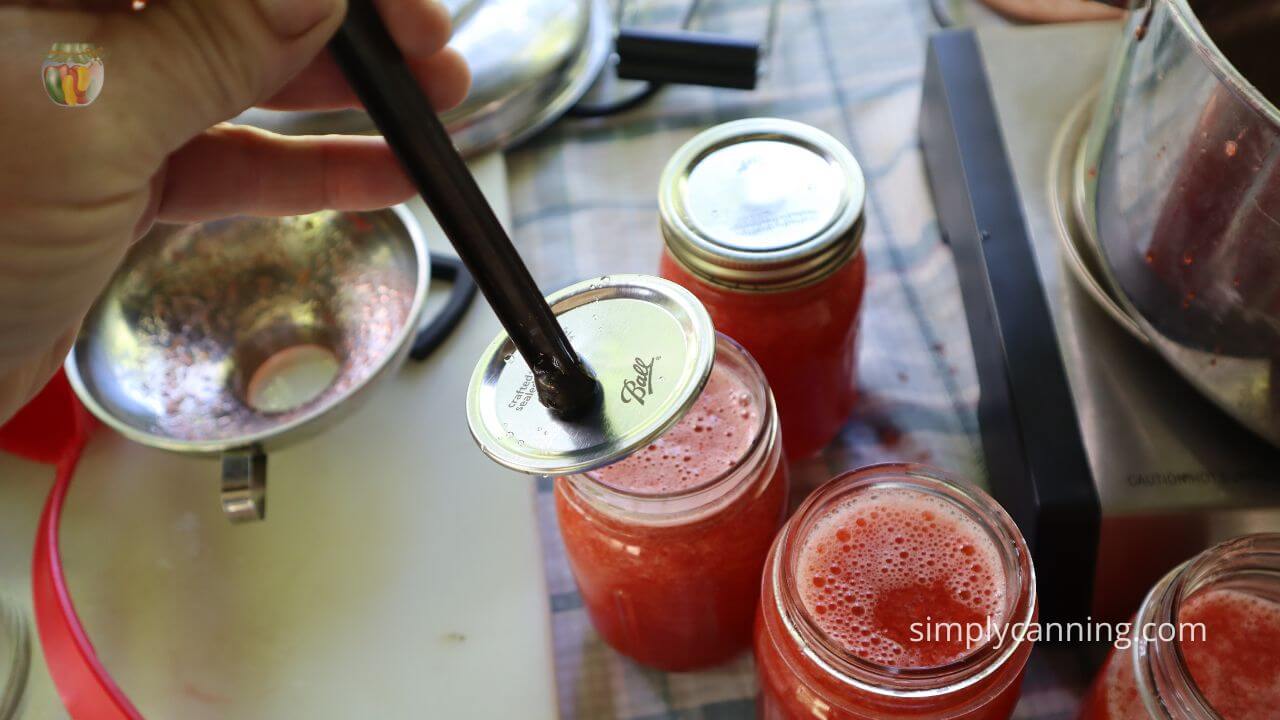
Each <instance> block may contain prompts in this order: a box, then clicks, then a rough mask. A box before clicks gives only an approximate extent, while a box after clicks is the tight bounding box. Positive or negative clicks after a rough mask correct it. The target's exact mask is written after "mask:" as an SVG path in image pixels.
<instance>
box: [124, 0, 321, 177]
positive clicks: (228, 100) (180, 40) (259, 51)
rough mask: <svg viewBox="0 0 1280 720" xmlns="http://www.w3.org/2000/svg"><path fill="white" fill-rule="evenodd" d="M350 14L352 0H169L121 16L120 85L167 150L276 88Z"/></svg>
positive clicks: (126, 99) (134, 110) (160, 146)
mask: <svg viewBox="0 0 1280 720" xmlns="http://www.w3.org/2000/svg"><path fill="white" fill-rule="evenodd" d="M345 13H346V1H345V0H169V1H167V2H155V3H153V4H151V5H150V6H149V7H148V8H147V9H146V10H144V11H143V12H140V13H136V14H131V15H114V16H113V20H114V21H115V25H116V27H115V28H113V30H115V31H116V32H112V33H111V35H112V36H113V41H114V42H113V43H112V44H113V45H114V47H108V48H107V51H108V52H109V53H110V55H109V57H110V64H111V66H112V67H111V70H112V80H113V81H116V87H114V88H113V90H115V91H116V93H118V95H120V96H126V97H119V99H120V100H122V101H123V104H124V106H125V107H128V108H129V109H130V114H131V115H134V116H135V117H137V118H138V120H139V121H140V122H141V123H142V125H143V127H144V128H145V129H146V131H147V132H148V134H149V135H150V137H151V138H152V140H153V141H154V142H156V143H157V145H158V147H157V150H159V151H160V152H162V153H163V154H164V155H167V154H168V153H170V152H172V151H174V150H176V149H177V148H179V147H181V146H182V145H183V144H184V143H186V142H187V141H188V140H190V139H191V138H192V137H193V136H195V135H196V134H198V133H200V132H202V131H204V130H205V129H207V128H208V127H210V126H211V125H215V124H217V123H219V122H222V121H224V120H227V119H229V118H232V117H234V116H235V115H238V114H239V113H240V112H242V111H244V110H245V109H246V108H249V107H251V106H253V105H255V104H257V103H260V102H262V101H264V100H266V99H267V98H269V97H271V96H272V95H273V94H275V92H276V91H277V90H279V89H280V88H281V87H282V86H283V85H284V84H285V83H286V82H288V80H289V79H290V78H292V77H293V76H294V75H296V74H297V73H298V72H299V71H300V70H302V68H304V67H305V66H306V65H307V64H308V63H309V62H310V61H311V60H312V59H313V58H314V57H315V56H316V55H317V54H318V53H320V52H321V51H322V50H323V49H324V45H325V43H326V42H327V41H328V40H329V38H330V37H332V35H333V34H334V32H335V31H336V30H337V28H338V25H339V24H340V23H341V22H342V19H343V17H344V15H345ZM121 85H125V86H126V87H124V88H121V87H120V86H121Z"/></svg>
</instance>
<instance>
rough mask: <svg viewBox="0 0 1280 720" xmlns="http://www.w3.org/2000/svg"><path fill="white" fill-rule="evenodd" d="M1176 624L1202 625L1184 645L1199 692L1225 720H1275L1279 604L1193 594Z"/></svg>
mask: <svg viewBox="0 0 1280 720" xmlns="http://www.w3.org/2000/svg"><path fill="white" fill-rule="evenodd" d="M1178 621H1179V622H1181V623H1203V624H1204V631H1203V637H1201V636H1200V635H1196V636H1191V635H1186V636H1184V638H1183V639H1182V641H1181V646H1182V652H1183V657H1184V658H1186V661H1187V668H1188V669H1189V670H1190V671H1191V677H1192V678H1194V679H1195V682H1196V685H1197V686H1198V687H1199V688H1200V692H1201V693H1202V694H1203V695H1204V697H1205V699H1206V700H1208V701H1209V704H1210V705H1211V706H1212V707H1213V709H1214V710H1216V711H1217V712H1218V714H1219V715H1221V716H1222V717H1223V718H1225V720H1263V718H1275V717H1276V708H1277V707H1278V706H1280V655H1277V652H1278V649H1280V603H1276V602H1275V601H1274V600H1269V599H1266V598H1263V597H1259V596H1258V595H1253V594H1250V593H1245V592H1241V591H1238V590H1230V589H1210V590H1206V591H1201V592H1198V593H1195V594H1194V595H1192V596H1191V597H1190V598H1188V599H1187V600H1186V601H1185V602H1184V603H1183V605H1182V608H1181V610H1180V612H1179V616H1178Z"/></svg>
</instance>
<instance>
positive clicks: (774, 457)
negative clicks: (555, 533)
mask: <svg viewBox="0 0 1280 720" xmlns="http://www.w3.org/2000/svg"><path fill="white" fill-rule="evenodd" d="M781 456H782V446H781V443H780V440H779V436H778V421H777V417H776V413H775V411H774V408H773V401H772V397H771V395H770V393H769V388H768V386H767V384H766V383H765V381H764V377H763V375H762V374H761V372H760V369H759V367H758V366H757V365H756V364H755V362H754V361H752V359H751V357H750V356H749V355H748V354H747V353H746V352H745V351H743V350H742V348H741V347H740V346H738V345H737V344H736V343H734V342H733V341H731V340H729V339H727V338H725V337H724V336H720V337H719V338H718V340H717V345H716V356H715V365H714V366H713V368H712V370H711V375H710V377H709V378H708V380H707V384H706V387H705V388H704V389H703V390H702V392H701V394H700V395H699V396H698V399H697V400H696V401H695V403H694V404H693V406H692V407H691V408H690V409H689V410H688V411H687V412H686V413H685V414H684V416H683V417H682V418H681V419H680V420H679V421H678V422H677V423H676V425H675V426H674V427H672V428H671V429H670V430H668V431H666V432H665V433H663V434H662V435H661V436H660V437H659V438H658V439H657V440H655V441H654V442H652V443H651V444H649V445H648V446H646V447H644V448H641V449H640V450H638V451H637V452H635V453H633V454H631V455H630V456H628V457H626V458H623V459H622V460H620V461H618V462H616V463H614V464H612V465H609V466H606V467H604V468H601V469H599V470H595V471H591V472H588V473H584V474H580V475H570V476H566V477H560V478H557V479H556V482H555V500H556V515H557V518H558V519H559V523H560V533H561V536H562V538H563V539H564V543H565V550H566V552H567V554H568V557H569V564H570V567H571V568H572V570H573V574H574V578H575V580H576V581H577V584H578V589H579V592H580V593H581V595H582V600H583V604H584V605H585V607H586V610H587V613H588V615H589V616H590V617H591V620H592V623H593V624H594V625H595V627H596V629H597V630H598V631H599V632H600V634H601V636H602V637H603V638H604V639H605V641H606V642H608V643H609V644H610V645H611V646H613V647H614V648H615V649H617V650H618V651H619V652H621V653H622V654H624V655H627V656H629V657H631V658H632V659H634V660H636V661H638V662H640V663H643V664H645V665H649V666H651V667H655V668H659V669H663V670H670V671H682V670H694V669H698V668H704V667H708V666H712V665H715V664H718V663H720V662H723V661H725V660H728V659H730V658H732V657H733V656H735V655H737V654H738V653H740V652H741V651H743V650H744V649H746V647H747V646H748V645H749V644H750V641H751V627H752V621H753V618H754V616H755V610H756V604H757V601H758V599H759V587H760V572H761V568H762V567H763V566H764V560H765V555H766V553H767V552H768V550H769V545H770V543H771V542H772V540H773V537H774V534H775V533H776V532H777V530H778V528H779V526H781V524H782V521H783V518H784V514H785V510H786V497H787V489H788V487H787V486H788V478H787V468H786V464H785V463H784V462H782V461H781Z"/></svg>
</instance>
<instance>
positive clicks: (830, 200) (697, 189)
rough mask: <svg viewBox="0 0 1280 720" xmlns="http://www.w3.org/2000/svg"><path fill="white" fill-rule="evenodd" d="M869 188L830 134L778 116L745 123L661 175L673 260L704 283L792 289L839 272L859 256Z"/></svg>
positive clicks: (693, 149) (698, 141) (687, 149)
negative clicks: (850, 260)
mask: <svg viewBox="0 0 1280 720" xmlns="http://www.w3.org/2000/svg"><path fill="white" fill-rule="evenodd" d="M865 198H866V182H865V180H864V179H863V177H862V168H861V167H860V166H859V165H858V161H857V160H856V159H854V157H853V154H852V153H850V152H849V150H848V149H847V148H845V147H844V145H842V144H841V143H840V141H838V140H836V139H835V138H833V137H831V136H830V135H828V134H827V133H824V132H822V131H821V130H818V129H817V128H814V127H810V126H808V125H805V124H803V123H798V122H794V121H791V120H780V119H777V118H755V119H751V120H738V121H735V122H730V123H725V124H723V125H718V126H716V127H713V128H711V129H709V130H706V131H704V132H702V133H700V134H698V135H697V136H695V137H694V138H693V139H692V140H690V141H689V142H687V143H685V144H684V145H683V146H682V147H681V148H680V149H679V150H677V151H676V153H675V155H674V156H672V158H671V160H670V161H669V162H668V163H667V167H666V169H665V170H664V171H663V173H662V180H661V182H660V184H659V188H658V207H659V211H660V213H661V217H662V234H663V238H664V239H665V241H666V244H667V249H668V250H669V251H670V252H671V255H672V256H673V257H674V258H675V259H676V260H677V261H678V262H679V263H680V264H681V265H683V266H684V267H685V268H687V269H688V270H689V271H690V272H692V273H693V274H694V275H695V276H697V277H698V278H700V279H702V280H705V281H707V282H710V283H713V284H716V285H722V286H727V287H730V288H735V289H741V290H783V289H789V288H793V287H799V286H803V285H808V284H811V283H814V282H817V281H818V280H821V279H822V278H824V277H826V276H827V275H830V274H831V273H833V272H835V271H836V270H837V269H838V268H840V267H841V266H842V265H843V264H844V263H845V262H846V261H847V260H848V259H849V258H851V257H853V256H854V254H855V253H856V252H857V251H858V248H859V246H860V244H861V240H862V227H863V222H862V206H863V202H864V200H865Z"/></svg>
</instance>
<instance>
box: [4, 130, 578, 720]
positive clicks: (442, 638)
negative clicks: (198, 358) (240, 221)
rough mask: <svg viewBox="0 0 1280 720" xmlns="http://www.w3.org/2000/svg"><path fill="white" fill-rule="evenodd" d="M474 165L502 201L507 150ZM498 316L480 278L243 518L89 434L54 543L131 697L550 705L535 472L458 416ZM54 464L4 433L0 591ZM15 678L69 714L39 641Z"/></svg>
mask: <svg viewBox="0 0 1280 720" xmlns="http://www.w3.org/2000/svg"><path fill="white" fill-rule="evenodd" d="M472 167H473V170H474V171H475V172H476V174H477V177H478V178H479V180H480V182H481V185H482V186H483V187H484V188H485V191H486V193H487V194H488V196H489V199H490V201H491V202H492V203H493V204H494V206H495V208H497V210H498V212H499V214H500V215H501V216H503V218H504V219H506V218H508V217H509V211H508V207H507V200H506V174H505V164H504V162H503V160H502V158H501V156H496V155H495V156H490V157H486V158H483V159H480V160H477V161H475V162H473V163H472ZM411 207H412V208H413V209H414V211H415V212H416V213H417V214H418V216H419V217H420V218H421V220H422V223H423V226H424V228H426V229H427V236H428V243H429V245H430V246H431V248H432V249H433V250H435V251H437V252H440V251H448V252H451V248H449V247H448V243H447V242H446V241H445V240H444V239H443V237H442V235H441V234H440V231H439V229H438V228H437V227H436V225H435V223H434V221H432V220H431V218H430V216H429V214H428V213H427V211H426V209H425V207H424V206H423V205H422V204H421V201H415V202H414V203H413V204H412V205H411ZM435 294H436V293H433V296H434V295H435ZM497 331H498V324H497V321H496V320H495V318H494V317H493V313H492V312H491V311H490V310H489V308H488V306H486V305H485V303H484V301H483V299H482V298H481V299H477V302H476V303H475V305H474V306H473V307H472V309H471V311H470V312H469V313H468V315H467V317H466V319H465V320H464V321H463V323H462V325H461V326H459V328H458V330H457V331H456V332H455V334H454V336H453V337H452V338H450V339H449V341H448V342H447V343H446V344H445V345H444V347H443V348H442V349H441V350H440V351H437V353H436V355H435V356H434V357H432V358H431V359H430V360H428V361H427V362H425V363H409V364H407V365H406V366H405V367H404V369H402V370H401V371H400V372H399V374H397V375H396V376H395V377H393V378H391V379H389V380H388V382H387V383H386V385H384V386H383V387H382V388H380V390H379V391H378V392H377V393H376V394H375V395H374V396H373V397H372V398H371V399H370V402H369V403H368V404H366V405H365V406H364V407H363V408H361V409H360V410H359V411H358V412H357V413H355V414H354V415H353V416H351V417H350V418H348V419H347V420H345V421H344V422H342V423H341V424H339V425H337V426H336V427H335V428H333V429H332V430H329V431H327V432H325V433H323V434H322V435H321V436H320V437H317V438H315V439H313V440H309V441H307V442H305V443H303V444H301V445H298V446H295V447H291V448H288V449H286V450H283V451H280V452H277V453H274V454H272V455H271V456H270V461H269V476H270V479H269V487H268V505H267V521H266V522H264V523H260V524H257V525H246V526H236V527H233V526H231V525H230V524H229V523H228V522H227V521H226V520H225V519H224V518H223V517H222V515H221V511H220V509H219V505H218V495H217V486H218V480H217V476H218V465H217V463H216V461H210V460H196V459H188V458H184V457H179V456H176V455H171V454H167V453H162V452H159V451H155V450H149V449H146V448H143V447H141V446H139V445H135V444H132V443H130V442H128V441H125V440H123V439H121V438H119V437H116V436H114V435H112V434H111V433H110V432H108V431H105V430H104V431H101V432H99V433H98V434H97V435H96V436H95V438H94V439H93V441H92V442H91V444H90V447H89V450H88V452H87V454H86V456H85V458H84V461H83V462H82V464H81V466H80V471H79V473H78V475H77V477H76V481H75V484H74V485H73V487H72V490H71V494H70V496H69V499H68V505H67V510H66V514H65V516H64V523H63V524H64V529H63V536H62V537H63V542H62V547H63V552H64V555H65V560H66V569H67V574H68V578H69V584H70V586H71V591H72V595H73V597H74V600H75V603H76V605H77V608H78V609H79V611H80V614H81V617H82V618H83V619H84V621H85V625H86V627H87V629H88V632H89V635H90V637H91V638H92V639H93V641H94V643H95V645H96V646H97V648H98V651H99V654H100V656H101V657H102V658H103V659H104V661H105V662H106V664H107V667H108V668H110V670H111V671H112V673H113V674H114V675H115V677H116V679H117V681H118V682H119V683H120V684H121V686H122V687H123V688H124V689H125V691H126V693H127V694H128V695H129V696H130V698H131V699H132V700H133V701H134V702H135V703H136V704H137V705H138V707H139V708H140V709H141V710H142V712H143V713H144V715H146V716H147V717H148V718H149V719H150V718H183V720H202V719H204V718H305V719H307V720H321V719H323V718H342V719H343V720H348V719H350V718H397V719H398V718H441V719H448V720H455V719H467V718H484V719H488V718H517V717H518V718H528V719H530V720H539V719H541V718H554V717H555V716H556V711H555V694H554V689H553V687H554V686H553V669H552V668H553V664H552V661H551V660H552V655H551V638H550V627H549V621H548V617H549V615H548V606H547V594H546V591H545V587H544V582H543V575H542V563H541V557H540V551H539V542H538V534H537V529H536V527H535V518H534V509H533V490H534V488H533V481H532V480H531V479H530V478H528V477H525V476H521V475H518V474H515V473H513V472H510V471H507V470H503V469H502V468H500V467H498V466H497V465H495V464H493V463H491V462H489V461H488V460H486V459H485V457H484V456H483V455H482V454H481V453H480V451H479V450H478V449H477V448H476V447H475V445H474V443H473V441H472V439H471V437H470V435H469V433H468V432H467V427H466V421H465V416H464V405H463V399H464V396H465V392H466V384H467V380H468V378H469V377H470V374H471V370H472V368H473V367H474V365H475V362H476V360H477V358H478V357H479V355H480V353H481V351H482V350H483V348H484V347H485V346H486V345H487V344H488V343H489V342H490V341H491V340H492V339H493V337H494V335H495V334H496V333H497ZM51 476H52V473H51V472H50V471H49V469H48V468H47V467H45V466H39V465H34V464H31V463H26V462H23V461H20V460H17V459H16V458H14V457H12V456H8V455H3V454H0V593H4V594H7V595H8V597H9V598H11V599H12V598H14V597H16V598H17V599H18V602H20V603H22V604H24V605H26V606H27V607H28V608H29V599H28V594H29V590H28V588H29V585H28V574H29V568H30V554H31V543H32V538H33V535H34V532H35V527H36V522H37V519H38V515H39V512H40V508H41V505H42V502H43V499H44V494H45V493H46V492H47V490H48V488H49V486H50V483H51V480H52V477H51ZM28 695H29V698H28V705H27V714H26V716H25V717H29V718H33V719H43V718H58V717H64V716H65V715H64V713H63V711H62V710H61V706H60V703H59V702H58V700H57V697H56V694H55V692H54V689H53V685H52V681H51V680H50V679H49V677H48V673H47V671H46V670H45V668H44V662H43V658H42V657H40V655H39V649H38V647H37V649H36V656H35V658H34V664H33V672H32V679H31V682H30V684H29V687H28Z"/></svg>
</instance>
